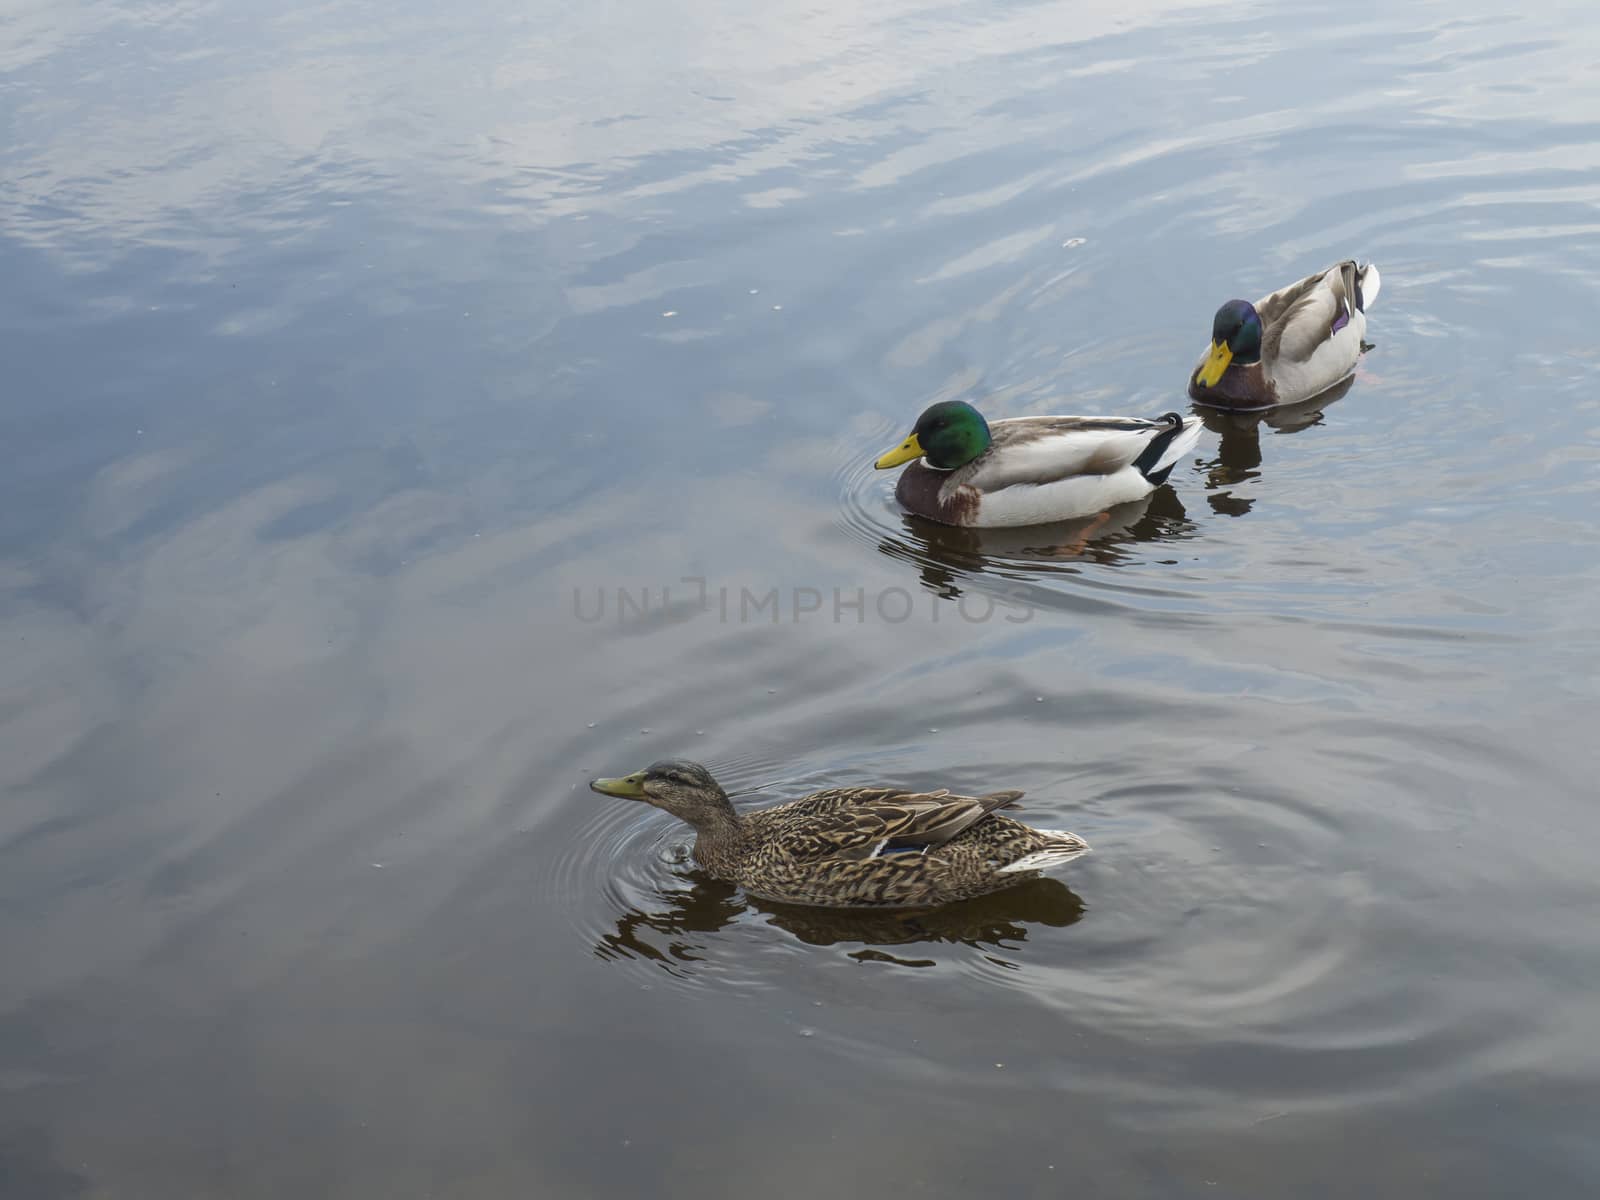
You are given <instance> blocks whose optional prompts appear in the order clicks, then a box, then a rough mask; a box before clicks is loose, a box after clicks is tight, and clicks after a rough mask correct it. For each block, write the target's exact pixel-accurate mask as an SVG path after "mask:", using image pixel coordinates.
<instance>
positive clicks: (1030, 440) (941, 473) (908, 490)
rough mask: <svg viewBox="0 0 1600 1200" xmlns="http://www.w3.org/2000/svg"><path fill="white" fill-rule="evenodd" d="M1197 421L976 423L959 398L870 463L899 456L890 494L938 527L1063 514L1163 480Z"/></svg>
mask: <svg viewBox="0 0 1600 1200" xmlns="http://www.w3.org/2000/svg"><path fill="white" fill-rule="evenodd" d="M1200 430H1201V423H1200V421H1199V419H1198V418H1196V417H1188V418H1185V417H1183V416H1181V415H1180V414H1178V413H1168V414H1166V415H1165V416H1163V417H1157V418H1155V419H1154V420H1146V419H1145V418H1143V417H1069V416H1063V417H1011V418H1008V419H1005V420H999V421H992V422H991V421H986V420H984V417H983V414H982V413H980V412H979V411H978V410H977V409H975V408H973V407H972V405H970V404H967V403H965V402H964V401H961V400H946V401H943V402H942V403H939V404H935V405H933V406H932V407H930V408H928V409H926V410H925V411H924V412H923V414H922V415H921V416H920V417H918V418H917V424H916V428H914V429H913V430H912V431H911V436H910V437H908V438H906V440H905V441H903V442H901V443H900V444H899V445H898V446H896V447H895V448H894V449H893V450H890V451H888V452H886V453H884V454H883V455H881V456H880V457H879V458H878V460H877V462H876V464H875V465H876V466H877V468H878V469H879V470H887V469H889V468H891V467H898V466H901V465H904V464H907V463H909V464H910V465H909V466H906V469H905V470H904V471H902V472H901V474H900V481H899V483H898V484H897V485H896V487H895V496H896V497H897V498H898V499H899V501H900V503H901V504H903V505H904V506H905V507H906V508H907V509H909V510H910V511H911V512H913V513H916V514H917V515H918V516H921V517H927V518H928V519H929V520H931V521H938V522H940V523H942V524H945V525H970V526H989V527H999V526H1015V525H1041V524H1046V523H1048V522H1051V521H1069V520H1072V519H1073V518H1076V517H1086V516H1090V515H1093V514H1095V513H1100V512H1104V511H1105V510H1106V509H1108V508H1111V507H1112V506H1114V505H1117V504H1124V503H1126V502H1128V501H1130V500H1138V499H1140V498H1142V497H1144V496H1148V495H1149V494H1150V493H1151V492H1152V491H1154V490H1155V489H1156V488H1157V487H1159V486H1160V485H1161V484H1162V483H1164V482H1166V479H1167V476H1168V475H1170V474H1171V473H1172V468H1173V467H1174V466H1175V465H1176V464H1177V462H1178V460H1179V459H1180V458H1182V457H1183V455H1184V454H1185V453H1186V452H1187V451H1188V450H1189V449H1190V448H1191V447H1192V446H1193V445H1194V444H1195V442H1196V441H1197V440H1198V439H1199V437H1200Z"/></svg>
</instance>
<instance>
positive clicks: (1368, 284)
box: [1361, 263, 1383, 312]
mask: <svg viewBox="0 0 1600 1200" xmlns="http://www.w3.org/2000/svg"><path fill="white" fill-rule="evenodd" d="M1382 287H1383V277H1382V276H1380V275H1379V274H1378V264H1377V263H1368V264H1367V265H1366V266H1364V267H1362V268H1361V311H1362V312H1366V311H1367V310H1368V309H1369V308H1371V307H1372V302H1373V301H1374V300H1376V299H1377V298H1378V291H1379V289H1380V288H1382Z"/></svg>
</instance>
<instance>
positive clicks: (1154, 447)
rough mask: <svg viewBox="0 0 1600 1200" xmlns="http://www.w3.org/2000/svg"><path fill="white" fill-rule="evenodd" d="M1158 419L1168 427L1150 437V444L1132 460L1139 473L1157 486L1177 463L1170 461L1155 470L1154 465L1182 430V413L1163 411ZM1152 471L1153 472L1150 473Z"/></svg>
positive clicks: (1165, 479)
mask: <svg viewBox="0 0 1600 1200" xmlns="http://www.w3.org/2000/svg"><path fill="white" fill-rule="evenodd" d="M1160 419H1161V420H1163V421H1165V422H1166V423H1167V424H1168V426H1169V428H1167V429H1164V430H1162V431H1161V432H1160V433H1158V434H1156V435H1155V437H1153V438H1151V439H1150V444H1149V445H1148V446H1146V447H1145V448H1144V450H1143V452H1141V453H1140V455H1139V457H1138V458H1136V459H1134V460H1133V465H1134V466H1135V467H1136V468H1137V469H1138V471H1139V474H1141V475H1143V476H1144V477H1145V478H1146V479H1148V480H1149V481H1150V482H1151V483H1152V484H1154V485H1155V486H1157V487H1159V486H1160V485H1161V484H1163V483H1165V482H1166V481H1167V476H1168V475H1171V474H1172V468H1173V467H1175V466H1177V465H1178V464H1177V463H1176V462H1170V463H1168V464H1167V465H1166V466H1164V467H1162V468H1161V469H1160V470H1159V471H1156V470H1155V465H1156V464H1157V463H1158V462H1160V461H1161V456H1162V455H1163V454H1165V453H1166V452H1167V447H1168V446H1170V445H1172V442H1173V439H1174V438H1176V437H1178V435H1179V434H1181V433H1182V432H1183V414H1182V413H1175V412H1169V413H1163V414H1162V416H1161V418H1160ZM1152 472H1154V473H1153V474H1152Z"/></svg>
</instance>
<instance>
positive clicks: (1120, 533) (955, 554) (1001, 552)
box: [878, 487, 1195, 600]
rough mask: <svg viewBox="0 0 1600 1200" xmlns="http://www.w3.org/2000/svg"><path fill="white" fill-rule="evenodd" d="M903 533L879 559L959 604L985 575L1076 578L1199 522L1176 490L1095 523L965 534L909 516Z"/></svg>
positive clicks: (888, 538) (888, 539)
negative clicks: (969, 584)
mask: <svg viewBox="0 0 1600 1200" xmlns="http://www.w3.org/2000/svg"><path fill="white" fill-rule="evenodd" d="M900 520H901V526H902V528H903V529H904V533H903V534H901V535H898V536H897V535H892V534H891V535H885V536H883V537H881V538H880V539H879V540H878V553H880V554H883V555H886V556H887V557H889V558H894V559H899V560H900V561H902V562H908V563H911V564H912V565H913V566H915V567H917V569H918V571H919V573H920V575H921V578H922V584H923V586H924V587H926V588H927V589H928V590H929V591H931V592H933V593H934V594H935V595H938V596H941V597H943V598H944V599H947V600H954V599H956V598H958V597H960V596H961V595H962V594H963V589H962V588H961V586H960V583H959V581H960V580H961V579H963V578H970V577H973V576H978V575H992V576H996V577H999V578H1004V579H1026V578H1029V577H1031V576H1033V575H1035V574H1037V573H1039V572H1041V571H1045V572H1048V571H1063V572H1070V571H1073V570H1075V569H1076V567H1077V565H1078V564H1081V563H1084V562H1090V563H1096V564H1098V565H1100V566H1107V567H1115V566H1120V565H1122V564H1123V563H1125V562H1127V561H1128V560H1129V558H1130V557H1131V552H1130V548H1131V547H1133V546H1137V545H1139V544H1141V543H1158V542H1164V541H1175V540H1178V539H1181V538H1184V537H1187V536H1189V535H1190V534H1192V533H1193V531H1194V529H1195V523H1194V522H1193V521H1191V520H1190V519H1189V516H1188V513H1187V512H1186V511H1185V509H1184V507H1183V501H1181V500H1180V499H1178V495H1177V493H1176V492H1175V491H1173V489H1172V488H1170V487H1161V488H1158V489H1157V490H1156V491H1154V492H1152V493H1151V494H1150V495H1148V496H1145V497H1143V498H1141V499H1139V500H1134V501H1131V502H1130V503H1127V504H1119V505H1117V506H1116V507H1114V508H1111V509H1109V510H1107V511H1106V512H1103V513H1098V514H1096V515H1095V516H1093V517H1084V518H1081V519H1079V520H1075V521H1057V522H1055V523H1053V524H1049V525H1025V526H1019V527H1015V528H1009V529H976V528H960V527H957V526H952V525H940V524H938V523H937V522H934V521H929V520H925V519H924V518H922V517H917V516H912V515H911V514H910V513H902V514H901V516H900Z"/></svg>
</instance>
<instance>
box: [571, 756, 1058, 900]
mask: <svg viewBox="0 0 1600 1200" xmlns="http://www.w3.org/2000/svg"><path fill="white" fill-rule="evenodd" d="M589 786H590V787H591V788H593V789H594V790H595V791H597V792H599V793H601V794H602V795H605V796H622V797H624V798H625V799H629V800H643V801H644V802H645V803H647V804H653V805H654V806H655V807H657V808H659V809H661V810H662V811H663V812H669V813H671V814H672V815H673V816H675V817H677V818H678V819H679V820H680V821H686V822H688V823H689V824H690V825H692V826H693V827H694V830H695V834H696V836H695V841H694V858H695V861H696V862H698V863H699V864H700V865H701V866H702V867H704V868H705V869H706V871H707V872H708V873H709V874H710V875H712V876H713V877H714V878H717V879H720V880H722V881H723V882H725V883H732V884H736V885H738V886H739V887H742V888H743V889H744V890H745V891H747V892H749V893H750V894H751V895H752V896H756V897H758V898H759V899H762V900H775V901H778V902H779V903H783V904H813V905H823V906H827V907H830V908H854V907H872V908H924V907H930V906H932V905H935V904H946V903H949V902H950V901H952V900H966V899H969V898H970V897H973V896H981V895H984V894H985V893H987V892H996V891H999V890H1000V889H1001V888H1004V887H1009V886H1011V885H1012V884H1014V883H1021V882H1022V881H1024V880H1027V879H1031V878H1034V877H1035V876H1037V874H1038V873H1039V872H1040V871H1043V870H1045V869H1046V868H1048V867H1054V866H1057V865H1059V864H1061V863H1065V862H1070V861H1071V860H1072V859H1074V858H1077V857H1078V855H1080V854H1082V853H1084V852H1085V851H1087V850H1088V849H1089V847H1088V846H1087V845H1086V844H1085V843H1084V842H1083V840H1082V839H1081V838H1078V837H1075V836H1073V835H1072V834H1070V833H1058V832H1056V831H1053V830H1048V829H1034V828H1032V827H1031V826H1028V825H1024V824H1022V822H1020V821H1013V820H1012V819H1011V818H1010V817H1003V816H1001V815H1000V814H999V813H997V812H995V811H994V810H995V809H997V808H1005V807H1007V806H1009V805H1011V804H1013V803H1015V801H1016V800H1017V798H1018V797H1019V796H1021V795H1022V793H1021V792H992V793H990V794H989V795H987V796H952V795H951V794H950V793H949V792H947V791H938V792H907V791H904V790H902V789H900V788H890V787H853V788H834V789H831V790H829V791H825V792H816V793H813V794H812V795H810V796H806V797H804V798H803V799H800V800H791V801H790V802H789V803H787V804H779V805H776V806H775V807H773V808H764V809H760V810H758V811H756V812H747V813H739V812H735V811H734V808H733V805H732V804H730V803H729V802H728V796H727V793H726V792H724V791H723V790H722V788H721V787H719V786H718V785H717V781H716V780H715V779H713V778H712V777H711V772H709V771H707V770H706V769H705V768H704V767H702V766H700V765H699V764H698V763H692V762H680V761H675V760H672V759H668V760H664V761H662V762H658V763H652V764H651V765H650V766H648V767H646V768H645V769H644V770H642V771H639V772H636V773H635V774H632V775H627V776H624V777H623V778H621V779H596V780H594V781H593V782H591V783H590V784H589Z"/></svg>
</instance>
